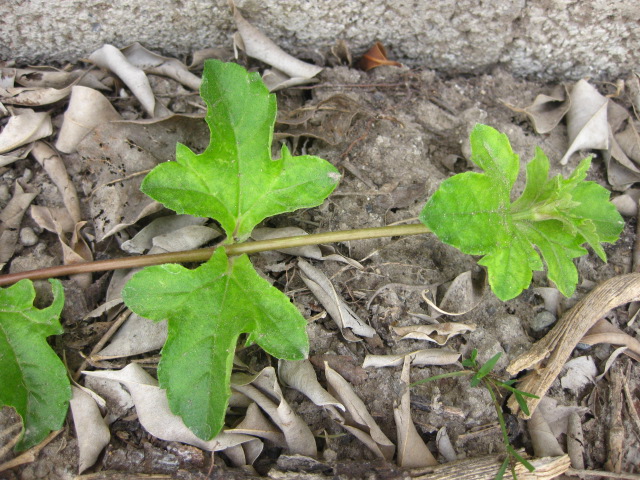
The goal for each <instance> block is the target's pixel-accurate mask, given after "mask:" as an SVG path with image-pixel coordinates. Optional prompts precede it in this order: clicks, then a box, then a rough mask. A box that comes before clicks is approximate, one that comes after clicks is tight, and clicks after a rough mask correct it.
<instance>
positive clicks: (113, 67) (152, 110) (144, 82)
mask: <svg viewBox="0 0 640 480" xmlns="http://www.w3.org/2000/svg"><path fill="white" fill-rule="evenodd" d="M89 61H90V62H92V63H94V64H95V65H97V66H99V67H101V68H104V69H107V70H109V71H111V72H113V73H114V74H115V75H117V76H118V78H120V80H122V81H123V82H124V83H125V85H126V86H127V87H129V90H131V92H132V93H133V94H134V95H135V96H136V98H137V99H138V100H139V101H140V104H141V105H142V107H143V108H144V109H145V110H146V112H147V113H148V114H149V116H150V117H155V116H165V115H166V114H168V113H169V112H168V111H167V110H166V108H164V107H163V106H162V104H161V103H159V102H156V97H155V95H154V94H153V90H151V85H150V84H149V79H148V78H147V75H146V74H145V73H144V72H143V71H142V69H140V68H138V67H136V66H135V65H133V64H132V63H130V62H129V60H128V59H127V57H126V56H125V55H124V54H123V53H122V52H121V51H120V50H119V49H118V48H116V47H114V46H113V45H109V44H105V45H103V46H102V47H100V48H99V49H98V50H96V51H95V52H93V53H92V54H91V55H89Z"/></svg>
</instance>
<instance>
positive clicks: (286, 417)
mask: <svg viewBox="0 0 640 480" xmlns="http://www.w3.org/2000/svg"><path fill="white" fill-rule="evenodd" d="M238 378H239V376H237V375H236V376H235V377H232V381H231V388H232V389H233V390H235V391H237V392H240V393H242V394H243V395H245V396H247V397H249V398H250V399H251V400H253V401H254V402H256V403H257V404H258V405H259V406H260V408H261V409H262V410H264V412H265V413H266V414H267V415H269V417H270V418H271V420H272V421H273V422H274V423H275V424H276V425H277V426H278V428H280V430H282V433H283V434H284V437H285V441H286V443H287V448H288V451H289V452H290V453H292V454H299V455H307V456H309V457H315V456H316V455H317V454H318V450H317V447H316V441H315V438H314V436H313V433H311V430H310V429H309V427H308V426H307V424H306V423H304V421H303V420H302V419H301V418H300V417H299V416H298V415H296V413H295V412H294V411H293V410H292V409H291V407H290V406H289V404H288V403H287V401H286V400H285V398H284V395H283V394H282V390H281V389H280V385H279V384H278V379H277V377H276V372H275V370H274V369H273V367H267V368H265V369H263V370H262V371H261V372H260V373H259V374H258V375H257V376H256V377H254V378H252V379H250V380H251V383H244V382H240V381H238ZM234 379H235V380H234ZM272 399H275V401H274V400H272ZM276 402H277V403H276Z"/></svg>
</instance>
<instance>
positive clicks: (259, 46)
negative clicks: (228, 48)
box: [229, 1, 322, 91]
mask: <svg viewBox="0 0 640 480" xmlns="http://www.w3.org/2000/svg"><path fill="white" fill-rule="evenodd" d="M229 3H230V6H231V8H232V9H233V19H234V21H235V22H236V27H237V28H238V33H239V36H236V37H234V40H235V42H236V44H237V45H238V47H240V48H241V49H242V50H244V51H245V52H246V54H247V55H249V56H250V57H253V58H256V59H258V60H260V61H262V62H264V63H266V64H269V65H271V66H272V67H274V68H275V69H277V70H278V71H279V72H281V73H284V74H285V75H286V76H287V77H289V79H295V82H296V83H295V84H296V85H300V84H301V83H309V82H310V81H312V78H313V77H315V76H316V75H317V74H318V73H320V72H321V71H322V67H318V66H316V65H311V64H309V63H305V62H303V61H301V60H298V59H297V58H295V57H292V56H291V55H289V54H288V53H286V52H285V51H284V50H282V49H281V48H280V47H279V46H277V45H276V44H275V43H274V42H272V41H271V40H270V39H269V38H267V37H266V36H265V35H264V34H263V33H262V32H261V31H260V30H258V29H257V28H256V27H254V26H253V25H251V24H250V23H249V22H248V21H247V20H245V19H244V17H243V16H242V15H241V14H240V11H239V10H238V9H237V8H236V6H235V4H234V3H233V1H230V2H229ZM285 81H288V80H285ZM267 87H268V88H269V90H270V91H274V90H276V89H278V88H283V87H282V82H280V83H278V84H272V85H270V86H269V85H267Z"/></svg>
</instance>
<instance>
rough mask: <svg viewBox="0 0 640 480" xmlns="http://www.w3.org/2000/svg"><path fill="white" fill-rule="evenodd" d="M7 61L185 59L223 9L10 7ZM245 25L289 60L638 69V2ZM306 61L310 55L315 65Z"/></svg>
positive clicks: (554, 71) (37, 0) (216, 29)
mask: <svg viewBox="0 0 640 480" xmlns="http://www.w3.org/2000/svg"><path fill="white" fill-rule="evenodd" d="M0 3H1V4H2V9H0V11H1V12H2V14H1V15H0V58H1V59H3V60H9V59H15V60H17V62H19V63H21V64H24V63H32V64H36V63H43V62H46V63H50V62H52V61H55V62H66V61H72V62H73V61H77V60H78V59H79V58H82V57H86V56H88V55H89V53H91V52H92V51H93V50H95V49H97V48H98V47H100V46H101V45H102V44H104V43H111V44H113V45H116V46H119V47H122V46H126V45H128V44H130V43H132V42H135V41H139V42H141V43H142V44H143V45H144V46H146V47H147V48H150V49H152V50H155V51H159V52H161V53H165V54H171V55H177V56H182V57H184V56H186V55H187V54H189V53H190V52H192V51H194V50H196V49H201V48H205V47H221V46H225V47H229V46H230V45H231V36H232V34H233V32H234V31H235V28H234V24H233V21H232V18H231V14H230V9H229V7H228V6H227V1H226V0H151V1H149V0H144V1H143V0H109V1H105V0H58V1H57V2H52V1H50V0H2V1H1V2H0ZM237 5H238V7H239V8H240V10H241V11H242V13H243V14H244V16H245V18H247V19H248V20H249V21H251V22H253V23H254V24H255V25H256V26H257V27H259V28H260V29H262V30H263V31H264V32H265V33H266V34H267V35H268V36H270V37H271V38H272V39H273V40H274V41H275V42H276V43H278V44H279V45H280V46H282V48H284V49H285V50H286V51H288V52H289V53H292V54H294V55H298V56H301V55H304V54H305V53H308V52H309V51H313V50H318V51H321V52H327V51H328V48H329V47H331V46H332V45H333V44H334V43H335V41H336V39H344V40H345V41H346V42H347V44H348V45H349V46H350V48H351V50H352V52H353V53H354V55H361V54H362V53H363V52H364V51H366V50H367V49H368V47H369V46H370V45H371V44H372V43H373V42H375V41H376V40H379V41H381V42H382V43H383V44H384V45H385V46H386V47H387V49H388V51H389V53H390V56H392V57H394V58H395V59H398V60H400V61H402V62H405V63H406V64H408V65H410V66H426V67H429V68H433V69H437V70H443V71H450V72H452V73H454V72H458V73H459V72H469V73H473V72H478V71H482V70H483V69H486V68H490V67H491V66H493V65H495V64H497V63H500V64H502V65H504V66H505V67H506V68H507V69H508V70H509V71H511V72H513V73H515V74H517V75H523V76H534V77H542V78H547V79H554V78H555V79H559V78H562V79H577V78H580V77H584V76H591V77H593V78H602V79H604V78H607V79H614V78H616V77H617V76H619V75H623V74H625V73H628V72H630V71H633V70H638V69H640V62H639V60H640V6H638V2H637V0H582V1H580V0H578V1H571V0H501V1H495V2H488V1H486V0H433V1H431V0H396V1H392V0H342V1H338V0H308V1H305V0H238V1H237ZM307 56H308V55H307Z"/></svg>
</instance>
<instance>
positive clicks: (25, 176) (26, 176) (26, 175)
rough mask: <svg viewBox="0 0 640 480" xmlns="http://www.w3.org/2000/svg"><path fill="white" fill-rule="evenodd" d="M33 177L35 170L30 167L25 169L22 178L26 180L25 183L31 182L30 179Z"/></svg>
mask: <svg viewBox="0 0 640 480" xmlns="http://www.w3.org/2000/svg"><path fill="white" fill-rule="evenodd" d="M32 178H33V172H32V171H31V170H29V169H28V168H25V169H24V172H22V180H24V181H25V183H29V181H30V180H31V179H32Z"/></svg>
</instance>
